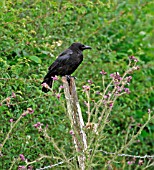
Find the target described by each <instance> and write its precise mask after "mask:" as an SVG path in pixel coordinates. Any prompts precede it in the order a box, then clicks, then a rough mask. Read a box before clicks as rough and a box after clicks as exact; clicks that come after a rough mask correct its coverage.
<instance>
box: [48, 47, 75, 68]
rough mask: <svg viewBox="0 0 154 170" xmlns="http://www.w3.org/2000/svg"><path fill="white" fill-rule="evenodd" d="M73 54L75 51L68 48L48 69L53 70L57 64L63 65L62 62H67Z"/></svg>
mask: <svg viewBox="0 0 154 170" xmlns="http://www.w3.org/2000/svg"><path fill="white" fill-rule="evenodd" d="M71 54H73V51H72V50H70V49H67V50H65V51H64V52H62V53H61V54H60V55H59V56H58V58H57V59H56V60H55V62H53V63H52V65H51V66H50V67H49V68H48V70H50V71H51V70H53V69H55V68H56V67H57V66H59V65H61V63H63V64H65V62H67V60H68V59H69V58H70V56H71Z"/></svg>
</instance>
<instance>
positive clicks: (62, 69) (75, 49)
mask: <svg viewBox="0 0 154 170" xmlns="http://www.w3.org/2000/svg"><path fill="white" fill-rule="evenodd" d="M86 49H91V47H90V46H86V45H83V44H81V43H73V44H72V45H71V46H70V47H69V48H68V49H66V50H65V51H64V52H62V53H61V54H60V55H59V56H58V58H57V59H56V60H55V61H54V62H53V63H52V64H51V66H50V67H49V68H48V73H47V74H46V76H45V77H44V80H43V82H42V83H41V84H43V83H46V84H48V86H49V87H50V88H51V87H52V82H53V77H55V76H58V75H60V76H65V75H71V74H72V73H73V72H74V71H75V70H76V69H77V67H78V66H79V65H80V64H81V62H82V60H83V54H82V51H83V50H86ZM42 91H43V92H45V93H47V92H48V91H49V89H48V88H46V87H45V86H43V88H42Z"/></svg>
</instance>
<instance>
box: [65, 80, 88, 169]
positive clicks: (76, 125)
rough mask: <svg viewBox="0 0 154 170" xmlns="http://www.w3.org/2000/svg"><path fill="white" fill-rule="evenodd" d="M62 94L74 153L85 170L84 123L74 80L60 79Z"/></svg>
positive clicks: (85, 145) (85, 141) (85, 142)
mask: <svg viewBox="0 0 154 170" xmlns="http://www.w3.org/2000/svg"><path fill="white" fill-rule="evenodd" d="M62 82H63V86H64V93H65V98H66V104H67V112H68V117H69V119H70V122H71V128H72V130H73V131H72V133H73V134H72V136H73V141H74V145H75V148H76V151H77V153H78V162H79V167H80V169H81V170H85V160H86V156H85V151H86V150H87V139H86V134H85V132H84V130H83V128H84V121H83V118H82V113H81V108H80V104H79V101H78V97H77V93H76V85H75V81H74V78H73V77H71V78H70V82H69V83H68V81H67V78H66V77H62Z"/></svg>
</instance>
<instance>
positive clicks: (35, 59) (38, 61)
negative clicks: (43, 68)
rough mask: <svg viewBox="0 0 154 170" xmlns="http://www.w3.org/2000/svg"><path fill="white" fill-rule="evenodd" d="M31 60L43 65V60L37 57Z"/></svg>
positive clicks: (30, 57) (31, 57)
mask: <svg viewBox="0 0 154 170" xmlns="http://www.w3.org/2000/svg"><path fill="white" fill-rule="evenodd" d="M29 59H30V60H32V61H34V62H35V63H39V64H40V63H42V61H41V59H40V58H38V57H36V56H29Z"/></svg>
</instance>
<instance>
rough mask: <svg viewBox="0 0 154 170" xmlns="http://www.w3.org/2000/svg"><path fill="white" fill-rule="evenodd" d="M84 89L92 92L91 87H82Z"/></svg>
mask: <svg viewBox="0 0 154 170" xmlns="http://www.w3.org/2000/svg"><path fill="white" fill-rule="evenodd" d="M82 88H83V89H84V91H89V90H90V86H85V85H84V86H82Z"/></svg>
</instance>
